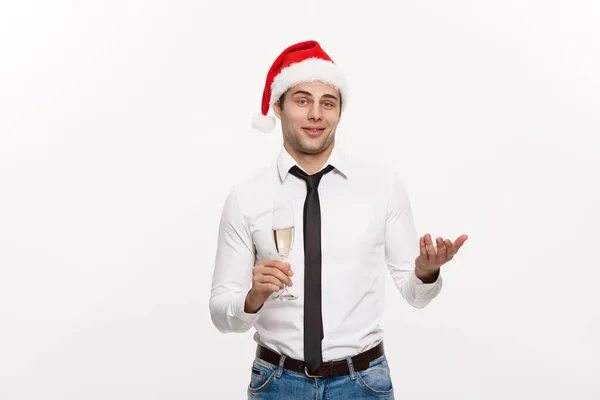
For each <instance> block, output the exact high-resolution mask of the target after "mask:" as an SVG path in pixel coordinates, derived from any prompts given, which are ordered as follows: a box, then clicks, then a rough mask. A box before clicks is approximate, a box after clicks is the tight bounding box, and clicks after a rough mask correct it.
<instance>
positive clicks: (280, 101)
mask: <svg viewBox="0 0 600 400" xmlns="http://www.w3.org/2000/svg"><path fill="white" fill-rule="evenodd" d="M286 93H287V91H286V92H284V93H283V94H282V95H281V96H279V108H280V109H282V110H283V99H284V98H285V94H286ZM341 114H342V93H341V92H340V115H341Z"/></svg>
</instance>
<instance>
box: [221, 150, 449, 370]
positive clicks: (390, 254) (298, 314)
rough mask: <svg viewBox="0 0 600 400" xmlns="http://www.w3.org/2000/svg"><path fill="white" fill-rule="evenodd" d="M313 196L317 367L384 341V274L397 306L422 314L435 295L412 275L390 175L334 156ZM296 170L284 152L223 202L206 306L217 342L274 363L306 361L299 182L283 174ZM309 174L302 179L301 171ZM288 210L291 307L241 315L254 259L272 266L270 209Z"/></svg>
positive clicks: (406, 217) (412, 245) (412, 243)
mask: <svg viewBox="0 0 600 400" xmlns="http://www.w3.org/2000/svg"><path fill="white" fill-rule="evenodd" d="M329 164H331V165H333V166H334V167H335V169H334V170H333V171H331V172H329V173H327V174H325V175H324V176H323V177H322V179H321V182H320V184H319V187H318V191H319V200H320V205H321V239H322V243H321V248H322V272H321V276H322V315H323V332H324V338H323V343H322V349H323V361H331V360H339V359H342V358H345V357H347V356H354V355H356V354H358V353H361V352H363V351H365V350H368V349H369V348H371V347H373V346H375V345H377V344H378V343H379V342H380V341H381V340H382V339H383V331H382V329H381V327H380V326H379V323H380V320H381V317H382V314H383V310H384V305H385V290H384V289H385V287H384V285H385V281H384V279H385V268H384V266H387V269H388V271H389V273H390V275H391V276H392V279H393V281H394V283H395V285H396V286H397V287H398V289H399V290H400V293H401V294H402V296H403V298H404V299H405V300H406V301H407V302H408V303H409V304H411V305H412V306H414V307H416V308H422V307H425V306H426V305H427V304H428V303H429V302H430V301H431V300H432V299H433V298H434V297H436V296H437V295H438V294H439V292H440V290H441V287H442V278H441V275H440V276H438V278H437V281H436V282H434V283H430V284H425V283H423V282H422V281H421V280H420V279H419V278H417V276H416V275H415V272H414V268H415V258H416V257H417V256H418V255H419V237H418V236H417V233H416V230H415V226H414V221H413V215H412V211H411V206H410V202H409V199H408V195H407V193H406V191H405V188H404V185H403V183H402V181H401V180H400V178H399V176H398V174H397V173H395V172H394V171H392V170H390V169H389V168H385V167H383V166H381V165H378V164H375V163H368V162H363V161H360V162H359V161H357V160H353V159H349V158H348V157H346V156H344V155H343V154H342V153H341V152H340V151H339V149H337V148H336V147H335V146H334V149H333V151H332V153H331V156H330V157H329V160H328V161H327V163H325V165H324V166H323V168H325V167H326V166H327V165H329ZM294 165H297V163H296V162H295V160H294V159H293V158H292V157H291V156H290V154H289V153H288V152H287V151H286V150H285V148H284V147H283V146H282V149H281V153H280V154H279V157H278V159H277V161H276V162H275V163H274V164H273V165H272V166H270V167H268V168H266V169H264V170H263V171H262V172H260V173H259V174H257V175H255V176H254V177H253V178H252V179H249V180H247V181H246V182H243V183H240V184H239V185H237V186H236V187H234V189H233V190H232V191H231V192H230V194H229V196H228V197H227V200H226V202H225V206H224V208H223V213H222V216H221V223H220V227H219V236H218V248H217V254H216V260H215V269H214V275H213V282H212V291H211V297H210V312H211V317H212V321H213V323H214V324H215V326H216V327H217V329H218V330H219V331H221V332H245V331H248V330H249V329H250V328H251V327H253V326H254V328H255V329H256V333H255V334H254V340H255V341H256V342H257V343H259V344H262V345H263V346H266V347H268V348H270V349H272V350H274V351H276V352H278V353H280V354H285V355H286V356H288V357H292V358H295V359H298V360H304V346H303V315H304V310H303V307H304V238H303V210H304V200H305V197H306V183H305V181H303V180H301V179H299V178H297V177H295V176H293V175H292V174H289V173H288V171H289V169H290V168H291V167H292V166H294ZM305 172H306V171H305ZM281 198H285V199H289V200H291V201H292V203H293V209H294V220H295V227H296V229H295V239H294V245H293V248H292V251H291V252H290V255H289V257H288V259H287V261H288V262H289V263H290V265H291V268H292V270H293V271H294V275H293V276H292V277H291V279H292V282H293V286H291V287H289V288H288V290H289V292H290V293H292V294H295V295H297V296H298V297H299V298H298V299H297V300H291V301H282V300H278V299H274V298H273V297H274V296H275V294H274V295H273V296H271V297H270V298H269V299H268V300H267V301H266V302H265V304H264V305H263V307H262V308H261V309H260V310H259V311H258V312H257V313H255V314H248V313H245V312H244V301H245V298H246V295H247V293H248V291H249V290H250V288H251V286H252V268H253V267H254V265H256V263H257V261H258V260H260V259H271V260H279V259H280V258H279V256H278V255H277V251H276V249H275V244H274V242H273V235H272V226H271V222H272V216H271V212H272V207H273V202H274V201H275V200H276V199H281Z"/></svg>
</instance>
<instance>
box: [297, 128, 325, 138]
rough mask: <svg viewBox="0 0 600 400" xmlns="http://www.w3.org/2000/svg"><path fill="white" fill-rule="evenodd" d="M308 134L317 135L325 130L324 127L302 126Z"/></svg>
mask: <svg viewBox="0 0 600 400" xmlns="http://www.w3.org/2000/svg"><path fill="white" fill-rule="evenodd" d="M302 130H303V131H304V132H306V133H307V134H308V135H309V136H319V135H320V134H322V133H323V132H324V131H325V128H310V127H308V128H302Z"/></svg>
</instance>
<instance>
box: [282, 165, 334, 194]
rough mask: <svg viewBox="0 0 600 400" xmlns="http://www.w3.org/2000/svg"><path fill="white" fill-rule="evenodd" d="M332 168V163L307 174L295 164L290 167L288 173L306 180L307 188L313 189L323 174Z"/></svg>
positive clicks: (316, 186)
mask: <svg viewBox="0 0 600 400" xmlns="http://www.w3.org/2000/svg"><path fill="white" fill-rule="evenodd" d="M333 169H334V167H333V165H328V166H327V167H325V168H323V169H322V170H321V171H319V172H317V173H316V174H312V175H308V174H307V173H306V172H304V171H302V170H301V169H300V168H298V166H297V165H294V166H293V167H292V168H290V174H292V175H294V176H295V177H298V178H300V179H302V180H304V181H305V182H306V188H307V190H315V189H317V188H318V187H319V182H321V178H322V177H323V175H325V174H326V173H328V172H330V171H332V170H333Z"/></svg>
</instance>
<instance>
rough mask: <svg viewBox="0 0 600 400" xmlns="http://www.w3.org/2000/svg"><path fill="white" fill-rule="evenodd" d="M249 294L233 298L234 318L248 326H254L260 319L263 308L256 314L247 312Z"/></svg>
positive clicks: (245, 293)
mask: <svg viewBox="0 0 600 400" xmlns="http://www.w3.org/2000/svg"><path fill="white" fill-rule="evenodd" d="M247 294H248V293H247V292H242V293H239V294H238V295H236V296H235V297H234V298H233V310H232V311H233V316H234V317H235V318H238V319H239V320H241V321H244V322H245V323H246V324H250V325H254V323H255V322H256V321H258V319H259V318H260V311H261V310H262V307H261V309H260V310H258V311H257V312H256V313H254V314H249V313H247V312H245V311H244V304H245V303H246V295H247Z"/></svg>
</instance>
